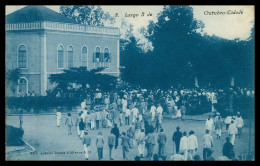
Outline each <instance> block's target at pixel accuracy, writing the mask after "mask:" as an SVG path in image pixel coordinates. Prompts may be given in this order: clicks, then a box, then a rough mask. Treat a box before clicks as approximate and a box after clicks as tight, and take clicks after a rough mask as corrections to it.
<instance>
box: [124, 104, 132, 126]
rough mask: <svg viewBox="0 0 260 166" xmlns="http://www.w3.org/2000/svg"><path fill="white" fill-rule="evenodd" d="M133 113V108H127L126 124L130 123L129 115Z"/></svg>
mask: <svg viewBox="0 0 260 166" xmlns="http://www.w3.org/2000/svg"><path fill="white" fill-rule="evenodd" d="M130 115H131V110H130V109H129V106H128V108H127V109H126V110H125V125H129V117H130Z"/></svg>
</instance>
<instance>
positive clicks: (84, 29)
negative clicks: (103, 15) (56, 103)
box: [5, 6, 120, 96]
mask: <svg viewBox="0 0 260 166" xmlns="http://www.w3.org/2000/svg"><path fill="white" fill-rule="evenodd" d="M5 26H6V27H5V32H6V51H5V53H6V54H5V57H6V62H5V64H6V70H9V69H15V68H18V69H19V70H20V72H21V75H22V76H21V77H20V79H19V81H18V86H17V90H16V92H12V91H10V90H8V89H7V90H6V95H7V96H17V95H18V96H19V95H25V94H28V92H32V91H34V93H35V95H46V90H49V89H51V88H53V85H51V84H50V83H49V81H48V76H49V75H50V74H55V73H61V72H62V70H63V69H68V68H70V67H80V66H87V68H88V69H93V68H97V67H105V70H104V71H103V73H107V74H111V75H114V76H118V75H119V56H120V53H119V37H120V32H119V29H118V28H114V27H99V26H88V25H82V24H78V23H77V22H75V21H74V20H72V19H69V18H67V17H65V16H63V15H61V14H59V13H57V12H55V11H53V10H51V9H49V8H47V7H44V6H27V7H24V8H22V9H20V10H17V11H16V12H13V13H11V14H9V15H7V16H6V25H5ZM83 77H84V76H83Z"/></svg>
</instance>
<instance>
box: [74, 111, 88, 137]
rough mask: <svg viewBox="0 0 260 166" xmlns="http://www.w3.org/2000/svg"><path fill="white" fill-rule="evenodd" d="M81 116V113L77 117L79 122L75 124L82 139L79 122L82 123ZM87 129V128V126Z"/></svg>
mask: <svg viewBox="0 0 260 166" xmlns="http://www.w3.org/2000/svg"><path fill="white" fill-rule="evenodd" d="M81 114H82V113H79V116H78V117H77V120H76V122H75V126H76V128H77V133H78V136H79V137H80V130H79V122H80V121H81V119H82V118H81ZM85 127H86V126H85Z"/></svg>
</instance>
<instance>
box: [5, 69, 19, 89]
mask: <svg viewBox="0 0 260 166" xmlns="http://www.w3.org/2000/svg"><path fill="white" fill-rule="evenodd" d="M20 76H21V73H20V70H19V69H18V68H16V69H10V70H7V71H6V77H5V78H6V86H7V88H10V89H11V91H12V92H13V93H15V91H16V87H17V84H18V80H19V78H20Z"/></svg>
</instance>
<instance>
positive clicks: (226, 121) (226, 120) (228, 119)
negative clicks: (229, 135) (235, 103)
mask: <svg viewBox="0 0 260 166" xmlns="http://www.w3.org/2000/svg"><path fill="white" fill-rule="evenodd" d="M231 121H232V117H231V116H227V117H226V119H225V124H226V130H228V128H229V125H230V124H231Z"/></svg>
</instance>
